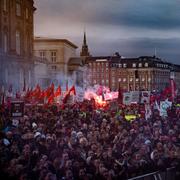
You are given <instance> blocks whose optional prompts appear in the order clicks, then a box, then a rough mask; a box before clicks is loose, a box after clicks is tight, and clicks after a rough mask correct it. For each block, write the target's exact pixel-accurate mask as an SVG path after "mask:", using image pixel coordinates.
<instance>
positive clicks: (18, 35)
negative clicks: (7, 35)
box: [16, 31, 21, 55]
mask: <svg viewBox="0 0 180 180" xmlns="http://www.w3.org/2000/svg"><path fill="white" fill-rule="evenodd" d="M16 53H17V54H18V55H20V54H21V38H20V32H19V31H16Z"/></svg>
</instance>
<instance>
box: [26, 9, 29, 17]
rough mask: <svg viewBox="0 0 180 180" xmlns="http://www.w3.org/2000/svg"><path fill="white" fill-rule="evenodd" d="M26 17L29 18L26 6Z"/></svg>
mask: <svg viewBox="0 0 180 180" xmlns="http://www.w3.org/2000/svg"><path fill="white" fill-rule="evenodd" d="M26 19H29V10H28V8H26Z"/></svg>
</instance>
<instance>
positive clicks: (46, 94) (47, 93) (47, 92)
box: [44, 83, 54, 98]
mask: <svg viewBox="0 0 180 180" xmlns="http://www.w3.org/2000/svg"><path fill="white" fill-rule="evenodd" d="M52 94H54V83H52V84H51V86H50V87H48V88H47V89H46V90H45V92H44V97H46V98H49V97H50V96H51V95H52Z"/></svg>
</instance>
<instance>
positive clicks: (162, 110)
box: [160, 100, 172, 117]
mask: <svg viewBox="0 0 180 180" xmlns="http://www.w3.org/2000/svg"><path fill="white" fill-rule="evenodd" d="M171 106H172V102H170V101H168V100H166V101H161V102H160V116H163V117H167V116H168V115H167V109H168V108H169V107H171Z"/></svg>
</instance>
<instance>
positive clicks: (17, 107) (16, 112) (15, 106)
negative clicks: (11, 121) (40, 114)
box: [11, 101, 24, 117]
mask: <svg viewBox="0 0 180 180" xmlns="http://www.w3.org/2000/svg"><path fill="white" fill-rule="evenodd" d="M11 116H12V117H23V116H24V102H23V101H13V102H11Z"/></svg>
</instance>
